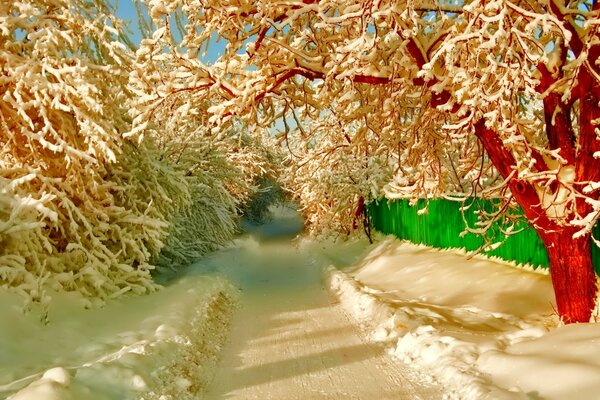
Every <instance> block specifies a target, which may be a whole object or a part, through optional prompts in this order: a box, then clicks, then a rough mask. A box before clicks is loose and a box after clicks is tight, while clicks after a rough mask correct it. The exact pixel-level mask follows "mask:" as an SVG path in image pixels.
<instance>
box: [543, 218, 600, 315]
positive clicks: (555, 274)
mask: <svg viewBox="0 0 600 400" xmlns="http://www.w3.org/2000/svg"><path fill="white" fill-rule="evenodd" d="M575 231H576V230H575V229H573V228H569V227H563V229H561V230H560V231H559V232H551V233H548V232H541V233H540V236H541V237H542V240H543V241H544V244H545V245H546V250H547V251H548V257H549V259H550V274H551V276H552V285H553V286H554V295H555V297H556V305H557V307H558V314H559V315H560V316H561V318H562V320H563V322H564V323H565V324H571V323H574V322H588V321H589V320H590V317H591V315H592V311H593V309H594V306H595V301H596V292H597V287H596V273H595V271H594V267H593V265H592V255H591V252H590V237H589V236H585V237H581V238H578V239H573V233H574V232H575Z"/></svg>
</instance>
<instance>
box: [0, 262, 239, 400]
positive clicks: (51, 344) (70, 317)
mask: <svg viewBox="0 0 600 400" xmlns="http://www.w3.org/2000/svg"><path fill="white" fill-rule="evenodd" d="M236 296H237V293H236V291H235V290H234V289H233V287H232V286H230V285H229V284H228V283H227V282H226V281H225V280H223V279H221V278H217V277H207V276H201V275H198V274H196V275H194V274H189V275H187V276H184V277H180V278H179V279H176V280H173V281H171V282H169V283H167V284H165V288H164V289H163V290H160V291H158V292H156V293H153V294H150V295H147V296H140V297H124V298H121V299H119V300H114V301H110V302H109V303H108V304H106V306H104V307H102V308H95V309H90V310H85V309H84V308H83V307H82V305H81V298H79V297H77V296H75V295H72V294H65V293H61V294H58V293H57V294H54V297H55V298H54V300H53V302H52V303H51V308H50V313H49V323H48V324H47V325H43V324H42V322H41V321H40V314H39V312H36V311H35V310H34V311H33V312H29V313H23V312H22V311H21V299H20V298H18V297H16V296H15V295H14V294H13V293H7V292H6V291H2V292H0V302H1V303H2V307H1V308H0V319H1V320H2V325H1V329H0V398H8V399H10V400H68V399H71V400H79V399H94V400H117V399H119V400H127V399H139V400H142V399H144V400H151V399H160V400H184V399H195V398H197V396H198V394H199V393H202V391H203V390H205V387H206V386H207V384H208V382H210V381H211V380H212V374H213V372H214V365H215V363H216V361H217V359H218V354H219V352H220V348H221V346H222V344H223V343H224V341H225V338H226V335H227V332H228V325H229V319H230V315H231V313H232V311H233V309H234V308H235V307H234V306H235V302H234V299H235V297H236Z"/></svg>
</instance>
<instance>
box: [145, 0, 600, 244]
mask: <svg viewBox="0 0 600 400" xmlns="http://www.w3.org/2000/svg"><path fill="white" fill-rule="evenodd" d="M146 3H147V5H148V6H149V9H150V10H151V14H152V18H153V19H154V22H155V24H156V26H157V29H156V31H155V32H154V35H153V37H152V38H151V39H148V40H146V41H144V43H143V44H142V46H141V48H140V50H139V51H138V60H139V61H140V62H141V63H142V64H143V65H144V67H145V68H150V69H152V68H153V66H155V65H159V64H161V63H166V62H169V63H171V64H172V65H174V66H175V68H173V69H170V70H169V72H168V73H165V72H160V71H158V70H157V71H156V72H153V73H150V74H148V75H147V76H141V75H140V76H139V77H138V79H139V82H140V83H141V85H140V86H139V88H140V89H139V90H140V93H141V94H142V95H143V99H144V101H143V102H141V103H140V104H139V106H138V110H139V117H138V118H139V121H140V122H141V121H143V120H144V119H145V115H148V114H151V113H152V109H153V107H154V106H155V105H156V104H159V103H161V102H164V101H165V99H166V98H169V97H170V96H174V95H177V94H178V93H181V92H185V93H188V94H189V95H190V96H192V97H195V98H197V99H202V98H206V97H210V98H211V99H214V102H213V105H212V106H211V107H210V108H209V109H208V112H209V113H210V114H211V116H210V118H209V122H210V123H211V124H212V126H214V127H215V129H216V128H217V127H219V126H228V125H229V124H231V123H232V122H235V121H239V120H243V121H244V122H245V123H247V124H248V125H250V126H257V127H266V126H275V125H276V121H280V122H281V121H285V123H287V125H286V133H287V136H288V141H290V137H291V136H293V135H296V136H297V137H300V138H304V139H305V140H306V141H307V145H313V144H314V143H312V142H310V140H311V139H307V138H312V136H311V135H309V134H307V132H308V131H310V129H311V128H309V127H306V126H304V125H307V124H309V122H308V121H311V120H312V121H315V120H319V119H321V118H323V117H327V116H329V115H333V116H334V117H335V118H336V120H337V121H338V122H339V127H340V129H338V134H339V135H342V132H344V131H348V130H350V131H351V133H352V134H356V136H357V137H356V138H355V139H354V141H356V142H360V146H362V147H363V148H365V147H369V146H371V144H369V143H370V141H371V140H372V139H371V138H369V137H368V136H369V135H367V134H365V132H369V134H372V135H375V136H377V144H376V146H375V147H376V148H377V150H376V151H375V153H377V154H378V155H382V157H383V154H386V155H385V156H384V157H383V159H385V160H386V163H387V165H388V166H389V167H390V168H391V169H392V171H393V172H394V176H393V177H390V180H389V182H388V183H389V185H388V186H387V188H386V194H387V195H388V196H390V197H395V196H401V197H404V196H412V197H415V196H440V195H443V194H447V193H449V192H450V193H451V192H455V193H468V194H475V195H482V194H483V195H485V196H503V197H507V198H509V199H510V200H511V201H513V202H516V203H518V204H519V205H520V206H521V207H522V208H524V211H525V214H526V215H527V217H528V218H529V220H530V221H536V224H538V228H539V229H546V230H553V229H557V228H558V227H563V226H567V225H570V226H571V227H572V228H573V227H576V229H575V228H574V230H573V232H577V231H579V232H578V233H577V235H588V234H589V230H590V228H591V227H592V226H593V224H594V223H595V222H596V221H597V219H598V209H599V207H598V204H597V201H598V192H599V190H598V188H599V187H600V183H599V182H600V173H598V172H595V171H599V170H600V165H599V164H598V162H599V159H598V158H597V157H596V158H594V154H600V153H599V152H600V143H599V139H598V134H597V127H596V125H597V123H598V121H600V113H599V112H598V109H599V107H598V101H599V100H598V99H599V96H600V95H599V94H598V92H600V89H598V88H599V86H600V84H599V77H600V68H599V67H598V56H599V53H600V50H599V49H600V42H599V40H598V26H599V19H598V14H597V12H598V9H599V6H598V4H596V3H594V2H592V1H589V0H579V1H571V2H568V3H566V2H562V1H555V0H552V1H548V2H535V1H527V0H512V1H509V0H492V1H482V0H471V1H452V0H448V1H428V0H420V1H413V0H411V1H378V2H367V3H365V2H357V1H352V0H350V1H340V0H325V1H316V0H304V1H301V2H300V1H271V0H259V1H252V2H250V1H244V0H217V1H192V0H170V1H166V0H162V1H161V0H152V1H147V2H146ZM172 17H176V18H172ZM174 20H179V21H180V22H181V23H182V24H181V27H182V33H183V34H182V35H178V34H175V33H174V32H173V29H174V27H173V26H171V22H172V21H174ZM179 38H181V39H179ZM214 39H219V40H220V41H222V42H223V43H225V45H226V46H225V51H224V53H223V55H222V56H221V57H219V59H218V60H217V61H216V62H214V63H212V64H211V65H205V64H203V63H202V62H201V61H199V57H198V55H199V54H201V53H203V52H204V51H205V50H206V47H207V46H209V45H210V43H211V41H212V40H214ZM588 95H589V96H588ZM280 122H279V123H278V124H280ZM140 126H141V125H140ZM342 141H343V140H342V139H341V138H340V139H338V143H341V142H342ZM353 145H355V143H353ZM357 145H358V144H357ZM317 146H318V145H317ZM324 146H325V145H324ZM339 149H341V150H340V151H342V152H345V151H346V149H344V148H343V147H340V148H338V150H339ZM330 153H331V152H328V151H326V152H322V153H321V154H322V155H323V156H324V157H323V158H322V159H321V162H322V164H323V165H327V164H328V163H329V162H330V160H329V159H330V158H331V156H330V155H329V154H330ZM325 154H327V156H325ZM488 156H489V157H488ZM339 157H340V162H341V159H342V158H343V156H342V155H339ZM354 161H355V160H354V159H352V160H350V159H348V160H347V162H354ZM315 162H316V161H315ZM348 168H354V167H352V166H350V167H348ZM305 170H308V169H306V168H305ZM364 177H365V179H366V174H365V175H364ZM306 179H309V178H308V177H306ZM368 179H371V178H368ZM332 184H333V183H332ZM361 184H362V183H361ZM365 185H367V186H368V183H367V182H365ZM296 187H297V188H299V187H300V186H296ZM482 190H486V191H485V192H484V193H482ZM306 201H307V202H308V201H309V200H306ZM310 201H316V200H315V198H311V200H310ZM538 203H539V204H540V205H541V207H538ZM315 207H317V205H316V204H315ZM542 227H544V228H542Z"/></svg>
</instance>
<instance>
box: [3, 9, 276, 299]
mask: <svg viewBox="0 0 600 400" xmlns="http://www.w3.org/2000/svg"><path fill="white" fill-rule="evenodd" d="M120 24H121V22H120V21H119V20H117V19H116V18H114V17H113V16H112V11H111V9H110V7H109V5H108V3H105V2H103V1H97V2H93V3H90V2H88V1H84V0H56V1H52V2H45V1H41V0H40V1H33V2H32V1H25V0H23V1H21V0H15V1H10V2H2V3H1V4H0V93H1V95H0V96H2V97H0V286H2V287H7V288H11V289H13V290H16V291H18V292H19V293H21V294H22V295H23V296H24V297H25V298H26V299H27V301H26V303H27V304H30V303H32V302H33V303H36V302H40V303H42V304H48V301H49V300H50V298H49V296H47V295H46V294H45V293H46V292H47V289H49V288H50V289H52V290H57V291H76V292H79V293H80V294H82V295H83V296H84V297H86V298H88V299H89V302H88V305H92V304H93V303H94V302H97V301H99V302H103V301H104V300H106V299H108V298H111V297H116V296H119V295H121V294H124V293H128V292H134V293H146V292H149V291H153V290H155V289H156V288H157V285H156V284H155V283H154V282H153V280H152V276H151V271H152V270H153V269H154V268H155V264H156V263H160V264H161V265H166V266H173V265H175V264H182V263H185V262H188V261H189V260H191V259H193V258H195V257H196V256H198V255H201V254H204V253H205V252H206V251H208V250H210V249H213V248H215V247H216V246H218V245H221V244H223V243H224V242H226V241H227V240H228V239H229V238H230V237H231V235H232V233H233V232H234V229H235V218H236V213H237V210H236V207H237V204H238V203H239V202H240V201H242V200H243V199H245V198H246V197H247V196H248V195H249V194H250V193H251V192H252V187H251V185H250V184H248V183H247V182H252V181H253V179H254V176H255V175H256V174H257V173H259V172H260V171H262V170H265V169H266V166H265V165H266V161H265V160H266V159H265V160H263V159H262V158H261V157H262V156H261V155H260V154H259V152H255V151H252V150H250V146H243V145H242V144H240V143H239V142H238V141H236V140H234V139H233V136H232V135H221V136H217V135H213V134H212V132H211V131H210V130H207V129H204V130H202V129H200V128H202V127H203V123H204V121H203V120H202V118H201V116H198V114H197V113H194V112H191V113H188V112H187V111H186V110H179V112H173V109H172V108H171V106H172V105H173V104H167V103H164V104H155V105H154V108H153V112H152V113H150V114H151V115H150V114H148V115H145V118H146V121H145V122H144V123H140V120H139V119H138V120H136V121H137V122H136V124H135V125H133V126H134V127H135V129H132V119H131V116H130V110H129V108H130V106H131V104H132V102H133V103H135V102H136V101H138V99H140V98H141V94H140V91H139V90H138V89H139V88H138V87H137V86H136V82H137V80H136V74H135V71H136V69H135V66H136V59H135V57H134V54H133V53H132V51H131V50H130V49H129V48H127V47H126V46H125V45H124V44H123V43H122V41H120V40H119V37H120V36H121V37H122V35H121V31H120ZM180 103H181V104H184V105H185V104H187V103H186V102H185V101H184V102H180ZM188 110H189V109H188ZM187 114H190V115H192V116H195V117H194V118H191V119H190V118H180V117H181V116H182V115H187ZM134 116H135V113H134ZM165 116H168V118H167V117H165ZM199 129H200V130H199Z"/></svg>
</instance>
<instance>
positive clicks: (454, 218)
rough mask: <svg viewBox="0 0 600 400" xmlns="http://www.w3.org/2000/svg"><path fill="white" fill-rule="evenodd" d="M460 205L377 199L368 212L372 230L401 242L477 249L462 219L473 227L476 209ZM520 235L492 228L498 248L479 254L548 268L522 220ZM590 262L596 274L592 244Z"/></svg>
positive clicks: (599, 260) (598, 261) (598, 252)
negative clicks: (392, 236)
mask: <svg viewBox="0 0 600 400" xmlns="http://www.w3.org/2000/svg"><path fill="white" fill-rule="evenodd" d="M426 206H427V213H426V214H423V215H419V213H418V210H420V209H423V208H425V207H426ZM478 206H479V207H483V208H484V209H487V210H488V211H491V208H492V207H493V204H492V202H491V201H486V200H478ZM461 207H463V203H461V202H457V201H451V200H446V199H430V200H429V201H428V204H427V203H426V200H419V201H417V203H416V204H415V205H414V206H411V205H410V204H409V200H405V199H399V200H386V199H381V200H376V201H373V202H371V203H370V204H369V205H368V212H369V216H370V218H371V222H372V224H373V227H374V228H375V229H376V230H378V231H379V232H382V233H385V234H393V235H395V236H397V237H398V238H400V239H405V240H408V241H411V242H413V243H419V244H425V245H427V246H432V247H437V248H463V249H466V250H468V251H472V250H477V249H479V248H480V247H481V245H482V243H483V240H484V239H483V238H482V237H481V236H480V235H478V234H474V233H467V234H466V235H464V236H462V237H461V232H463V231H464V230H465V220H466V221H467V223H468V224H469V226H470V227H475V223H476V222H477V214H476V213H475V211H476V210H477V209H478V207H470V208H469V209H467V210H465V211H464V216H463V211H462V210H461ZM517 230H520V232H519V233H516V234H513V235H509V236H508V237H506V236H505V235H503V234H502V233H501V231H500V229H498V226H495V227H494V228H492V232H491V233H492V235H493V241H494V242H495V243H499V242H502V243H501V244H500V245H499V246H498V247H495V246H492V247H495V248H493V249H491V250H489V251H483V252H482V253H484V254H487V255H490V256H496V257H499V258H502V259H504V260H508V261H515V262H516V263H519V264H531V265H532V266H534V267H538V266H541V267H544V268H547V267H548V254H547V253H546V249H545V247H544V245H543V243H542V241H541V239H540V238H539V236H538V234H537V233H536V232H535V230H534V229H533V228H532V227H531V226H530V225H529V224H528V223H527V221H526V220H525V219H523V220H521V221H519V222H518V224H517V225H516V227H515V231H517ZM594 237H596V238H598V237H600V225H597V226H596V227H595V229H594ZM592 260H593V262H594V266H595V268H596V272H597V273H600V249H598V247H597V246H594V245H592Z"/></svg>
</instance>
